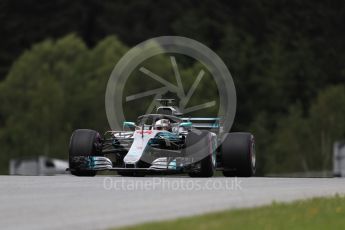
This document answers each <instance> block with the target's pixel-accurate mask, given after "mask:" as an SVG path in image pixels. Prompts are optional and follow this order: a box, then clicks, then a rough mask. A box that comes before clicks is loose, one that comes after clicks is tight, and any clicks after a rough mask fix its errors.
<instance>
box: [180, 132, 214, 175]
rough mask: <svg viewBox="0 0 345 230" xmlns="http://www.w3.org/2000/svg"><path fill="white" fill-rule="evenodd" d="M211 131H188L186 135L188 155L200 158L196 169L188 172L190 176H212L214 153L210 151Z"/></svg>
mask: <svg viewBox="0 0 345 230" xmlns="http://www.w3.org/2000/svg"><path fill="white" fill-rule="evenodd" d="M212 150H213V147H212V142H211V133H210V132H208V131H204V130H203V131H200V130H199V131H198V132H190V133H188V135H187V137H186V154H187V156H188V157H193V158H200V159H201V160H200V162H199V163H198V164H200V167H199V169H198V171H195V172H190V173H188V175H189V176H190V177H212V176H213V174H214V171H215V165H214V164H215V159H214V157H215V155H214V154H213V152H212Z"/></svg>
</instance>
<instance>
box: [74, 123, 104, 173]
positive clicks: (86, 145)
mask: <svg viewBox="0 0 345 230" xmlns="http://www.w3.org/2000/svg"><path fill="white" fill-rule="evenodd" d="M99 146H101V139H100V135H99V133H98V132H96V131H94V130H90V129H77V130H75V131H74V132H73V134H72V136H71V140H70V146H69V167H70V171H71V174H72V175H75V176H86V177H92V176H95V175H96V173H97V172H96V171H93V170H85V169H82V168H81V165H80V161H79V160H78V158H80V157H89V156H97V155H99V154H100V150H99Z"/></svg>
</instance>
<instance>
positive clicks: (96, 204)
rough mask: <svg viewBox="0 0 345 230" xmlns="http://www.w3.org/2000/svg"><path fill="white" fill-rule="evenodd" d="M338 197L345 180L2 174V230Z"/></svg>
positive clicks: (106, 223)
mask: <svg viewBox="0 0 345 230" xmlns="http://www.w3.org/2000/svg"><path fill="white" fill-rule="evenodd" d="M336 193H338V194H344V193H345V179H342V178H323V179H321V178H255V177H254V178H241V179H234V178H224V177H214V178H203V179H196V178H188V177H143V178H140V177H133V178H129V177H118V176H112V177H105V176H97V177H94V178H78V177H73V176H50V177H49V176H40V177H27V176H0V228H1V229H2V230H4V229H35V230H37V229H107V228H110V227H119V226H124V225H132V224H138V223H143V222H148V221H156V220H164V219H173V218H177V217H182V216H191V215H195V214H202V213H207V212H212V211H217V210H224V209H230V208H242V207H253V206H259V205H264V204H269V203H271V202H272V201H284V202H285V201H292V200H296V199H304V198H309V197H316V196H329V195H333V194H336Z"/></svg>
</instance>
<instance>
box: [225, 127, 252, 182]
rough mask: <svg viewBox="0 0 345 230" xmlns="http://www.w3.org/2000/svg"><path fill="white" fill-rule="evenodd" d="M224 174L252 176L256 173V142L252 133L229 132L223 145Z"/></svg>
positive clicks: (227, 175) (228, 175)
mask: <svg viewBox="0 0 345 230" xmlns="http://www.w3.org/2000/svg"><path fill="white" fill-rule="evenodd" d="M221 158H222V165H223V168H224V170H223V175H224V176H226V177H230V176H237V177H251V176H253V175H254V174H255V169H256V160H255V142H254V136H253V135H252V134H250V133H227V134H225V136H224V140H223V143H222V145H221Z"/></svg>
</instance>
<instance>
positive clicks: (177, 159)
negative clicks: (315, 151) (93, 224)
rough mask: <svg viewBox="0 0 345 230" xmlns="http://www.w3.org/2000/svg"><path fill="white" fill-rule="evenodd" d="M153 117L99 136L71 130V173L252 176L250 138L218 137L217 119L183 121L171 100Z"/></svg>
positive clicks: (252, 147)
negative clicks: (217, 173) (103, 172)
mask: <svg viewBox="0 0 345 230" xmlns="http://www.w3.org/2000/svg"><path fill="white" fill-rule="evenodd" d="M161 102H163V103H162V104H163V105H162V106H159V107H158V108H157V111H156V114H147V115H143V116H140V117H138V120H137V122H136V123H134V122H124V123H123V130H121V131H107V132H106V133H105V134H104V135H103V136H101V135H100V134H99V133H98V132H97V131H94V130H89V129H78V130H75V131H74V132H73V134H72V136H71V139H70V146H69V171H70V172H71V174H73V175H76V176H95V175H96V173H97V171H102V170H111V171H117V173H118V174H119V175H122V176H144V175H146V174H157V173H162V174H170V173H188V175H189V176H191V177H211V176H213V174H214V172H215V170H220V171H222V172H223V175H224V176H239V177H250V176H253V175H254V173H255V144H254V137H253V135H252V134H250V133H225V134H224V133H223V134H222V133H221V123H220V119H219V118H184V117H183V116H182V114H181V113H180V112H179V110H178V108H177V107H175V106H170V105H169V103H170V102H171V100H170V99H162V100H161Z"/></svg>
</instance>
